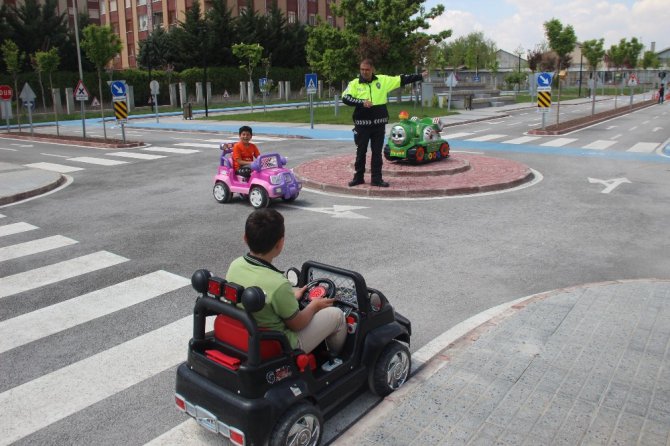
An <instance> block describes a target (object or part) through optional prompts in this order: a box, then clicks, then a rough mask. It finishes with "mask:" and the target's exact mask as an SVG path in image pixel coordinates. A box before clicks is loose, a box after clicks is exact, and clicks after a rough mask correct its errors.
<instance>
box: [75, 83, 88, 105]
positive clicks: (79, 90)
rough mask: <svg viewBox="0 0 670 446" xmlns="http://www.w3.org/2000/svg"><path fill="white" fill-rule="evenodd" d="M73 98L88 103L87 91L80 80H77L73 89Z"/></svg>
mask: <svg viewBox="0 0 670 446" xmlns="http://www.w3.org/2000/svg"><path fill="white" fill-rule="evenodd" d="M74 98H75V99H76V100H78V101H88V90H87V89H86V85H84V81H82V80H81V79H79V82H77V86H76V87H75V89H74Z"/></svg>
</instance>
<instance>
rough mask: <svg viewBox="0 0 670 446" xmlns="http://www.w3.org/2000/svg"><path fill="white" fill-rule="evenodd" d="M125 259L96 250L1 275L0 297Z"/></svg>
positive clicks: (121, 261) (125, 260) (78, 274)
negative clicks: (28, 269)
mask: <svg viewBox="0 0 670 446" xmlns="http://www.w3.org/2000/svg"><path fill="white" fill-rule="evenodd" d="M127 261H128V259H126V258H125V257H121V256H118V255H116V254H112V253H111V252H107V251H98V252H95V253H93V254H88V255H85V256H81V257H77V258H74V259H70V260H65V261H62V262H58V263H54V264H52V265H47V266H43V267H41V268H36V269H33V270H30V271H24V272H22V273H18V274H14V275H11V276H7V277H2V278H0V299H1V298H3V297H7V296H11V295H12V294H17V293H22V292H24V291H29V290H34V289H35V288H39V287H41V286H44V285H49V284H52V283H56V282H60V281H61V280H65V279H70V278H72V277H76V276H80V275H82V274H86V273H89V272H93V271H97V270H99V269H103V268H107V267H110V266H114V265H118V264H119V263H123V262H127ZM0 407H1V406H0Z"/></svg>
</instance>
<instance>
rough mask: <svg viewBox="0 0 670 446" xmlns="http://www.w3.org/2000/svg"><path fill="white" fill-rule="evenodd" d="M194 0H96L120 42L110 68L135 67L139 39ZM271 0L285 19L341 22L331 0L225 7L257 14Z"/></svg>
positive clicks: (180, 17)
mask: <svg viewBox="0 0 670 446" xmlns="http://www.w3.org/2000/svg"><path fill="white" fill-rule="evenodd" d="M60 1H73V0H60ZM196 1H200V0H99V11H100V24H101V25H108V26H110V27H111V28H112V29H113V30H114V33H116V34H117V35H118V36H119V37H121V42H122V43H123V50H122V51H121V55H120V56H119V57H117V58H115V60H114V69H124V68H136V67H137V55H138V53H139V42H141V41H142V40H144V39H146V38H147V37H148V35H149V33H150V32H151V30H152V29H154V28H155V27H163V28H166V29H167V28H168V27H170V26H175V25H176V24H177V23H178V22H179V21H184V20H185V18H186V10H187V9H189V8H190V7H191V6H192V5H193V3H194V2H196ZM202 1H204V8H201V9H202V10H203V11H206V10H207V9H208V8H209V6H208V5H209V3H210V2H209V1H208V0H202ZM275 2H276V4H277V6H278V7H279V9H280V10H281V11H282V12H283V13H284V15H285V16H286V18H287V20H288V22H289V23H305V24H309V25H315V24H316V22H317V19H316V18H317V16H319V17H321V19H322V20H324V21H326V22H327V23H330V24H333V25H336V26H338V27H342V26H343V25H344V21H343V19H342V18H341V17H338V18H335V17H334V16H333V14H332V11H331V9H330V5H331V4H333V3H335V0H255V1H252V2H249V1H248V0H228V7H229V8H230V9H231V12H232V15H233V17H236V16H239V14H240V13H241V12H242V11H244V10H245V9H246V8H247V7H248V6H247V5H249V4H250V3H251V5H252V7H253V8H255V10H256V12H257V13H258V14H266V13H267V12H268V11H269V10H270V9H271V7H272V4H273V3H275ZM96 3H97V2H96ZM202 6H203V5H202V4H201V7H202Z"/></svg>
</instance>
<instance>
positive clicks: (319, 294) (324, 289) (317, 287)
mask: <svg viewBox="0 0 670 446" xmlns="http://www.w3.org/2000/svg"><path fill="white" fill-rule="evenodd" d="M335 291H337V287H336V286H335V282H333V281H332V280H330V279H316V280H312V281H311V282H309V283H308V284H307V285H306V286H305V292H304V293H303V295H302V299H301V300H302V301H303V302H304V303H305V305H307V304H308V303H310V302H311V301H312V300H314V299H321V298H326V299H332V298H334V297H335Z"/></svg>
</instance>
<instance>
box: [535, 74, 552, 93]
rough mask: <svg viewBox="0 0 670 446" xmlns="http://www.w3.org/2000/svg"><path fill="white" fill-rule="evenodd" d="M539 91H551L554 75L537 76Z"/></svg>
mask: <svg viewBox="0 0 670 446" xmlns="http://www.w3.org/2000/svg"><path fill="white" fill-rule="evenodd" d="M536 76H537V90H538V91H547V90H548V91H551V80H552V78H553V77H554V75H553V74H552V73H547V72H544V73H538V74H537V75H536Z"/></svg>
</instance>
